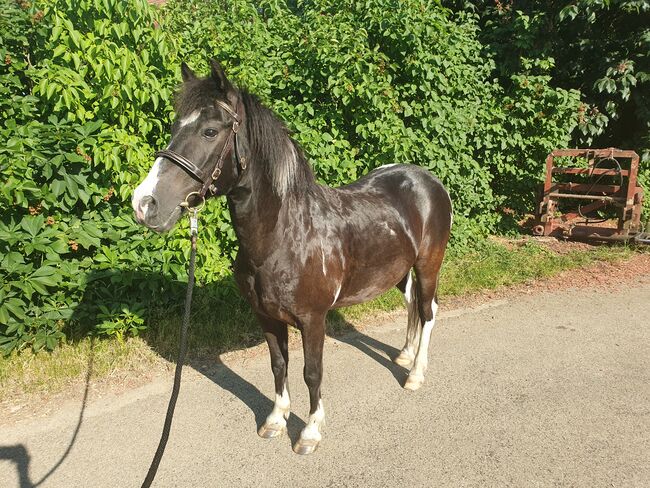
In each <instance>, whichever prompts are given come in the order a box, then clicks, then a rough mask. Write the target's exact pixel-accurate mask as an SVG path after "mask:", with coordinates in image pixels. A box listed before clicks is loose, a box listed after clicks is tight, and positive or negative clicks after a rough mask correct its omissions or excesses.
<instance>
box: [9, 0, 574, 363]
mask: <svg viewBox="0 0 650 488" xmlns="http://www.w3.org/2000/svg"><path fill="white" fill-rule="evenodd" d="M0 6H1V9H2V10H1V13H0V29H1V30H0V32H2V34H1V37H0V60H4V64H2V63H0V75H1V81H0V114H1V118H2V120H3V125H2V127H1V128H0V169H1V171H2V175H3V183H4V184H3V185H2V187H0V254H1V255H2V258H1V259H2V260H1V262H0V275H1V276H2V278H3V280H2V285H1V288H0V301H1V305H0V347H2V350H3V351H4V352H5V353H8V352H10V351H12V350H14V349H21V348H25V347H32V348H33V349H35V350H38V349H41V348H47V349H52V348H54V347H56V345H57V344H58V343H59V341H61V340H63V339H64V338H65V337H66V335H67V337H68V338H72V337H76V336H78V335H80V334H84V333H87V332H88V331H89V330H90V331H92V332H94V333H100V334H108V335H111V334H112V335H116V336H118V337H122V336H123V335H124V334H129V333H132V334H134V333H135V334H137V333H138V332H139V331H141V330H142V329H144V328H145V327H146V326H147V324H148V320H149V319H150V317H149V315H147V312H146V310H151V309H152V307H153V306H154V305H155V306H156V307H161V306H164V305H165V304H166V303H175V302H176V301H178V294H177V293H176V291H177V290H176V288H177V286H176V285H177V284H178V283H181V282H183V281H184V280H185V279H186V278H185V262H186V257H187V254H188V251H189V250H188V243H187V240H186V238H185V236H186V227H187V223H186V222H182V223H181V224H180V226H179V228H178V229H177V230H175V231H173V232H171V233H170V234H168V235H164V236H158V235H155V234H153V233H151V232H149V231H147V230H145V229H144V228H142V227H140V226H137V225H136V224H135V223H134V221H133V218H132V211H131V208H130V195H131V192H132V190H133V188H134V187H135V186H136V185H137V183H138V182H139V181H140V180H141V179H142V178H143V176H144V175H145V174H146V172H147V171H148V169H149V167H150V165H151V163H152V159H153V153H154V151H155V149H156V148H158V147H162V146H164V145H165V143H166V141H167V138H168V129H169V126H170V122H171V120H172V118H173V108H172V99H173V91H174V88H175V86H176V84H177V83H178V82H179V81H180V74H179V65H180V61H181V60H186V61H187V62H188V63H189V64H190V66H192V67H193V68H194V69H196V70H199V71H202V70H203V71H204V72H206V71H207V65H206V62H207V59H208V57H210V56H214V57H216V58H217V59H219V60H221V61H222V62H223V64H224V65H225V67H226V69H227V71H228V73H229V74H230V75H231V76H232V78H233V79H234V80H235V81H236V82H237V83H239V84H240V85H241V86H245V87H247V88H248V89H249V90H250V91H252V92H254V93H257V94H258V95H259V96H260V97H261V98H262V99H263V101H264V102H265V103H266V104H268V105H269V106H270V107H272V108H273V109H274V110H275V111H276V112H277V113H278V114H279V116H280V117H281V118H282V119H283V120H285V121H286V122H287V124H288V126H289V127H290V128H291V129H292V130H293V131H294V136H295V138H296V139H297V140H298V141H299V142H300V143H301V144H302V145H303V147H304V148H305V150H306V152H307V154H308V155H309V156H310V158H311V160H312V165H313V167H314V170H315V173H316V175H317V177H318V178H319V180H321V181H323V182H325V183H328V184H331V185H340V184H344V183H347V182H350V181H352V180H354V179H356V178H358V177H359V176H361V175H363V174H365V173H366V172H368V171H369V170H371V169H373V168H374V167H377V166H380V165H382V164H385V163H391V162H399V163H414V164H418V165H421V166H424V167H426V168H429V169H430V170H431V171H432V172H433V173H435V174H436V175H438V176H439V177H440V178H441V179H442V180H443V182H444V183H445V184H446V185H447V187H448V188H449V190H450V193H451V195H452V199H453V201H454V208H455V214H456V216H455V223H456V225H455V228H454V233H453V245H454V246H456V247H458V248H461V247H463V246H465V245H467V243H468V242H469V241H471V240H473V239H475V238H477V237H478V236H482V235H485V234H487V233H488V232H491V231H494V230H495V229H496V228H497V225H498V224H499V222H500V220H501V216H502V213H501V211H502V209H503V208H504V207H510V208H514V209H515V210H522V211H523V210H525V209H530V208H532V196H533V191H534V188H535V186H536V184H537V181H538V179H539V178H540V177H541V174H542V171H543V164H542V163H543V160H544V157H545V155H546V154H547V153H548V151H549V150H550V149H552V148H554V147H558V146H566V145H567V144H568V143H569V141H570V137H571V132H572V130H573V128H574V127H575V125H576V122H577V113H578V112H577V111H578V107H579V105H580V97H579V93H578V92H576V91H572V90H563V89H558V88H552V87H551V80H550V77H549V75H548V71H549V69H550V65H549V64H548V62H544V61H539V60H529V61H526V62H525V63H524V64H523V65H522V69H521V70H520V72H517V73H513V74H512V76H511V81H512V83H510V84H509V87H508V88H507V89H505V88H504V87H503V86H502V85H501V84H499V83H498V82H497V81H495V80H494V79H493V72H494V69H495V67H494V62H493V61H492V58H491V57H490V56H489V55H488V54H486V53H485V50H484V47H483V46H482V44H481V43H480V42H479V41H478V35H477V29H478V27H477V19H476V18H474V17H473V16H472V15H470V14H466V13H457V14H453V13H451V12H450V11H449V10H447V9H445V8H443V7H442V6H440V5H439V4H437V3H433V4H431V3H425V2H419V1H407V2H402V3H401V4H400V10H399V15H395V9H394V7H393V6H392V2H389V1H388V0H368V1H363V2H344V3H343V4H341V3H340V2H334V1H327V0H319V1H315V2H289V3H284V2H282V1H280V2H277V1H274V2H265V1H263V2H257V3H255V4H253V3H250V2H247V1H244V0H233V1H228V2H226V1H205V0H202V1H180V0H179V1H171V2H168V3H167V4H166V5H165V6H164V7H163V8H162V9H161V10H158V9H157V8H156V7H152V6H149V5H148V4H147V3H146V2H144V0H129V1H124V0H76V1H73V0H39V1H36V2H34V3H33V4H32V3H29V2H27V1H20V2H14V1H11V0H0ZM203 215H204V217H205V220H204V221H210V222H211V223H210V225H205V226H204V227H203V231H202V234H201V241H202V242H201V245H200V248H199V249H200V256H199V274H198V279H199V281H200V282H201V283H209V282H216V281H220V282H222V283H224V284H226V285H229V286H224V287H222V290H223V291H221V292H220V293H222V294H223V296H224V298H225V299H228V297H229V296H231V294H234V293H236V291H235V290H234V288H233V287H232V286H231V285H232V284H231V283H230V281H229V278H228V277H229V275H230V259H231V258H232V257H233V256H234V253H235V252H236V242H235V236H234V233H233V231H232V229H231V227H230V225H229V223H228V222H229V218H228V211H227V209H226V208H225V205H224V202H223V201H214V202H211V203H210V205H209V206H208V208H207V209H206V211H205V213H204V214H203Z"/></svg>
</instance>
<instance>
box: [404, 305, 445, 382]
mask: <svg viewBox="0 0 650 488" xmlns="http://www.w3.org/2000/svg"><path fill="white" fill-rule="evenodd" d="M431 311H432V312H433V318H432V319H431V320H429V321H427V322H425V323H424V327H422V333H421V335H420V347H419V348H418V353H417V355H416V356H415V362H414V363H413V369H412V370H411V371H410V373H409V376H419V377H422V376H424V372H425V371H426V370H427V366H428V355H429V340H430V339H431V331H432V330H433V326H434V325H435V323H436V312H437V311H438V304H437V303H436V301H435V299H434V300H431Z"/></svg>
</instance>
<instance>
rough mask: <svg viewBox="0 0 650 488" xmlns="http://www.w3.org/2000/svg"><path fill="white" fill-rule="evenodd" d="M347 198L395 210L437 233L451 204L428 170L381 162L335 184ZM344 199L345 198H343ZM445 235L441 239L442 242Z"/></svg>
mask: <svg viewBox="0 0 650 488" xmlns="http://www.w3.org/2000/svg"><path fill="white" fill-rule="evenodd" d="M338 191H339V192H340V193H341V194H342V195H343V196H344V198H345V197H349V198H350V199H362V200H364V199H367V200H369V201H370V202H371V203H372V204H373V205H374V206H375V209H376V210H379V211H381V210H382V208H383V209H384V210H385V211H387V212H389V213H390V212H397V213H398V214H399V216H400V217H401V219H405V220H406V221H412V225H413V226H416V227H419V226H420V225H419V224H420V223H422V224H425V223H426V224H427V225H426V227H429V228H430V231H432V232H435V233H439V232H444V231H448V230H449V229H450V227H451V220H452V205H451V199H450V197H449V193H448V192H447V190H446V189H445V187H444V185H443V184H442V182H441V181H440V180H439V179H438V178H436V177H435V176H433V175H432V174H431V173H430V172H429V171H428V170H426V169H424V168H422V167H420V166H415V165H412V164H390V165H386V166H381V167H379V168H377V169H375V170H373V171H371V172H369V173H368V174H366V175H365V176H363V177H362V178H360V179H359V180H357V181H355V182H354V183H351V184H349V185H346V186H342V187H340V188H338ZM345 199H347V198H345ZM446 239H447V238H445V239H444V240H445V242H446Z"/></svg>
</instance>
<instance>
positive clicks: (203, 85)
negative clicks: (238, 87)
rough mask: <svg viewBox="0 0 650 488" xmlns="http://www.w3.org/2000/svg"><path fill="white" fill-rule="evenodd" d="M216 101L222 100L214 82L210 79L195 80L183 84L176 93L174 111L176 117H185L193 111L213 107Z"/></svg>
mask: <svg viewBox="0 0 650 488" xmlns="http://www.w3.org/2000/svg"><path fill="white" fill-rule="evenodd" d="M216 99H220V100H224V96H223V93H220V92H219V90H218V88H217V84H216V82H215V81H214V80H213V79H212V78H210V77H207V78H195V79H192V80H189V81H186V82H184V83H183V84H182V85H181V86H180V87H179V88H178V90H177V91H176V96H175V99H174V110H175V111H176V116H177V117H185V116H187V115H189V114H191V113H192V112H194V111H195V110H199V109H201V108H204V107H209V106H213V105H214V101H215V100H216Z"/></svg>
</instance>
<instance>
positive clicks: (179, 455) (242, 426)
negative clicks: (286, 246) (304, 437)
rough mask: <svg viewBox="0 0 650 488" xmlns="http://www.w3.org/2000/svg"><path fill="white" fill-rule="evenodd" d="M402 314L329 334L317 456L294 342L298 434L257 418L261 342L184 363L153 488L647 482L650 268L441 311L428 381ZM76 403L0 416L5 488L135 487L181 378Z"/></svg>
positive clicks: (267, 393)
mask: <svg viewBox="0 0 650 488" xmlns="http://www.w3.org/2000/svg"><path fill="white" fill-rule="evenodd" d="M404 326H405V319H404V318H401V319H399V320H397V321H396V322H394V323H388V324H378V325H377V326H376V327H370V328H368V329H367V330H366V331H364V333H363V334H361V333H357V334H353V335H350V336H347V337H346V338H344V339H343V340H334V339H328V340H327V344H326V354H325V379H324V385H323V399H324V402H325V410H326V420H327V424H326V426H325V429H324V439H323V443H322V445H321V447H320V448H319V449H318V451H317V452H316V453H315V454H314V455H312V456H298V455H296V454H294V453H293V452H292V450H291V442H292V440H293V441H295V440H296V438H297V435H298V432H299V431H300V429H301V428H302V426H304V420H305V419H306V418H307V408H308V399H307V389H306V387H305V386H304V384H303V382H302V378H301V370H302V359H301V352H300V350H299V349H298V350H294V351H292V361H291V363H290V370H291V377H290V386H291V393H292V402H293V403H292V410H293V412H294V413H292V416H291V417H290V421H289V435H288V436H284V437H282V438H279V439H273V440H264V439H261V438H259V437H258V436H257V434H256V428H257V426H258V425H259V423H260V422H261V421H262V420H263V419H264V417H265V416H266V415H267V414H268V413H269V411H270V410H271V407H272V402H271V400H270V398H273V386H272V385H273V381H272V375H271V370H270V364H269V360H268V358H267V355H266V354H245V355H239V356H237V357H235V358H230V359H226V360H225V363H224V364H223V365H216V366H212V367H209V368H207V369H202V368H201V367H198V370H193V369H191V368H188V369H187V374H185V376H184V382H183V387H182V390H181V397H180V399H179V404H178V407H177V411H176V417H175V421H174V425H173V430H172V435H171V437H170V440H169V445H168V447H167V451H166V454H165V456H164V458H163V462H162V465H161V467H160V470H159V472H158V477H157V481H156V483H154V486H158V487H248V486H250V487H284V486H287V487H401V486H405V487H406V486H415V487H429V486H431V487H446V486H449V487H463V486H476V487H490V486H516V487H528V486H544V487H546V486H567V487H568V486H571V487H590V488H591V487H610V486H615V487H619V486H621V487H622V486H625V487H643V486H650V282H648V281H647V280H646V281H645V282H639V283H636V284H635V285H631V286H628V287H626V288H625V289H621V290H617V291H613V292H605V291H602V290H590V289H585V290H569V291H563V292H561V293H560V292H558V293H555V294H553V293H541V294H536V295H531V296H523V297H522V296H518V297H512V298H510V299H509V300H507V301H497V302H493V303H489V304H487V305H484V306H482V307H478V308H476V309H468V310H456V311H447V312H442V313H441V314H440V318H439V321H438V324H437V326H436V328H435V329H434V332H433V337H432V341H431V350H430V356H429V357H430V360H429V371H428V373H427V378H426V382H425V384H424V386H423V387H422V388H421V389H420V390H419V391H416V392H409V391H405V390H403V389H402V388H401V384H402V383H403V382H404V380H405V378H406V371H405V370H404V369H403V368H401V367H399V366H396V365H394V364H393V363H391V361H390V360H389V358H390V357H392V356H393V355H395V354H396V353H397V349H398V348H399V347H401V346H402V342H403V336H404V328H405V327H404ZM164 380H165V381H162V380H159V381H156V382H154V383H151V384H148V385H146V386H145V387H142V388H139V389H136V390H132V391H129V392H127V393H124V394H122V395H119V396H109V397H105V398H102V399H100V400H98V401H94V402H92V403H91V404H89V405H88V406H87V408H86V409H85V410H84V415H83V422H82V423H81V426H80V428H79V432H78V435H77V436H76V438H75V439H74V443H73V444H72V446H71V447H70V442H71V439H72V437H73V433H74V430H75V427H76V426H77V421H78V418H79V409H80V401H81V399H71V404H70V405H69V406H67V407H65V408H62V409H61V411H59V412H57V413H55V414H54V415H51V416H49V417H47V418H44V419H38V420H29V421H24V422H21V423H18V424H16V425H14V426H10V427H4V428H2V430H0V486H2V487H3V488H4V487H14V486H16V487H30V486H34V485H35V484H36V483H38V482H39V480H41V478H43V477H44V476H46V474H47V473H48V472H49V471H50V470H51V469H52V468H53V467H55V466H57V463H59V462H60V460H61V458H62V456H64V454H65V453H66V450H68V449H69V452H68V454H67V456H66V457H65V458H64V459H63V462H61V463H60V465H58V467H57V468H56V469H55V470H54V472H53V473H52V474H51V475H50V476H49V477H47V479H46V480H45V481H44V482H43V483H42V484H40V485H38V486H43V487H65V488H70V487H93V488H95V487H131V486H134V487H135V486H140V483H141V481H142V479H143V478H144V475H145V473H146V471H147V468H148V465H149V462H150V460H151V456H152V455H153V452H154V450H155V447H156V445H157V442H158V438H159V434H160V430H161V427H162V421H163V416H164V412H165V408H166V404H167V400H168V395H169V388H170V383H169V379H168V378H165V379H164Z"/></svg>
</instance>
